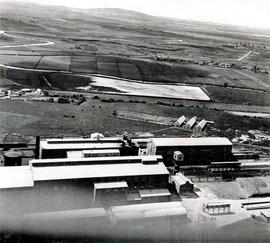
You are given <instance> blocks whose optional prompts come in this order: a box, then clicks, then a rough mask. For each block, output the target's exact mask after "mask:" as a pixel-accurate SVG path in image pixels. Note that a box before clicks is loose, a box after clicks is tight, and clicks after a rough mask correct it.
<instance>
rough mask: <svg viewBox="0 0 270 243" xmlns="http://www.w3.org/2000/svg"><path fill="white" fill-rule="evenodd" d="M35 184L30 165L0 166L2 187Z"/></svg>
mask: <svg viewBox="0 0 270 243" xmlns="http://www.w3.org/2000/svg"><path fill="white" fill-rule="evenodd" d="M32 186H34V182H33V177H32V170H31V168H30V166H10V167H0V189H4V188H5V189H8V188H18V187H32Z"/></svg>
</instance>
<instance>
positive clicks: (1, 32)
mask: <svg viewBox="0 0 270 243" xmlns="http://www.w3.org/2000/svg"><path fill="white" fill-rule="evenodd" d="M0 35H7V36H12V37H19V36H16V35H10V34H7V33H6V32H5V31H3V30H0ZM19 38H21V37H19ZM27 39H30V40H34V41H37V39H34V38H27ZM54 44H55V42H53V41H45V42H41V43H32V44H20V45H7V46H0V49H3V48H16V47H28V46H48V45H54Z"/></svg>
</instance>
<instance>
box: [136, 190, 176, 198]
mask: <svg viewBox="0 0 270 243" xmlns="http://www.w3.org/2000/svg"><path fill="white" fill-rule="evenodd" d="M139 194H140V196H141V197H142V198H144V197H158V196H170V195H171V193H170V192H169V190H168V189H152V190H139Z"/></svg>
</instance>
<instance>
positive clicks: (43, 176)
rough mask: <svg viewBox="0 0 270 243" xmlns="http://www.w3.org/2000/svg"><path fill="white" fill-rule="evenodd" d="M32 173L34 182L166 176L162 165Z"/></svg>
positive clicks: (69, 168)
mask: <svg viewBox="0 0 270 243" xmlns="http://www.w3.org/2000/svg"><path fill="white" fill-rule="evenodd" d="M32 171H33V178H34V181H46V180H65V179H80V178H81V179H82V178H101V177H118V176H137V175H168V171H167V168H166V167H165V165H164V164H163V163H158V164H150V165H145V164H142V163H131V164H101V165H97V164H95V165H74V166H54V167H53V166H50V167H32Z"/></svg>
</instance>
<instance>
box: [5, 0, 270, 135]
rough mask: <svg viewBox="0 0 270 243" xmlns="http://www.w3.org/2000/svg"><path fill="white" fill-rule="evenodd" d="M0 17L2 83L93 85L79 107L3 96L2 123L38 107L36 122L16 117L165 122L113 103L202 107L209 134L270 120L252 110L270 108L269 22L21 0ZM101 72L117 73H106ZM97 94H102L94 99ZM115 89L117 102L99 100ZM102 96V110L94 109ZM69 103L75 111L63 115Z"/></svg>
mask: <svg viewBox="0 0 270 243" xmlns="http://www.w3.org/2000/svg"><path fill="white" fill-rule="evenodd" d="M0 18H1V30H0V37H1V38H0V86H2V87H6V88H7V87H10V86H14V85H22V86H27V87H36V88H38V87H41V88H44V89H47V90H55V92H59V93H60V94H64V93H61V91H62V92H63V91H68V92H70V93H72V92H76V93H77V92H78V90H77V87H88V86H89V85H90V86H91V85H93V87H92V88H91V89H90V90H88V91H84V92H86V93H84V95H85V96H86V97H87V98H89V100H88V102H87V103H85V104H83V106H79V107H75V106H70V105H60V104H49V105H48V104H47V103H41V102H40V103H37V102H35V103H34V102H33V103H32V104H29V103H26V102H24V101H15V100H14V101H4V100H1V105H0V108H1V110H0V111H1V112H10V113H9V114H8V115H7V114H6V113H1V121H3V122H1V131H7V130H8V129H9V128H8V125H6V124H5V123H7V124H9V122H8V121H9V120H10V119H11V118H10V114H13V113H14V119H15V117H16V116H17V115H16V114H22V115H30V116H33V117H37V118H35V120H32V122H31V119H34V118H29V117H28V118H23V117H20V118H18V121H19V122H18V125H17V124H16V125H15V126H13V127H14V128H15V129H17V131H20V130H21V132H22V133H26V134H31V133H33V134H34V135H36V134H39V133H41V134H47V135H49V134H50V133H57V134H62V133H63V134H67V135H68V134H83V133H89V132H91V131H97V130H98V131H102V132H109V131H110V130H112V132H114V133H116V132H122V131H125V130H128V131H129V132H140V131H147V132H148V131H151V130H160V129H163V128H164V126H161V125H153V124H150V123H148V122H145V121H127V120H124V119H122V120H120V119H118V118H116V117H114V116H113V115H112V114H113V111H132V112H138V113H140V112H141V113H142V112H143V113H146V114H149V115H152V116H162V117H172V118H178V117H180V116H181V115H185V116H188V117H192V116H198V117H199V119H208V120H211V121H214V122H215V124H214V126H213V127H212V128H213V129H210V130H208V131H207V132H208V134H210V135H212V134H213V135H224V136H228V137H229V138H233V137H234V136H235V134H236V133H241V132H243V133H246V132H248V131H249V130H250V129H259V130H261V131H267V130H269V119H268V118H267V117H259V115H258V117H248V116H246V114H245V112H251V113H265V114H270V107H269V104H270V99H269V97H270V96H269V90H270V89H269V88H270V75H269V70H270V42H269V38H268V37H267V36H269V31H267V30H259V29H248V28H242V27H231V26H224V25H218V24H208V23H198V22H192V21H182V20H176V19H167V18H159V17H154V16H149V15H145V14H141V13H138V12H134V11H127V10H121V9H113V10H112V9H111V10H107V9H90V10H89V9H88V10H78V9H70V8H62V7H56V8H55V7H49V6H39V5H34V4H31V7H30V5H27V4H20V3H8V4H6V3H3V4H1V9H0ZM78 26H79V27H78ZM247 53H250V54H249V55H247ZM239 60H240V61H239ZM103 75H107V76H114V77H117V79H111V80H109V79H108V80H106V82H103V81H104V79H102V78H100V77H104V76H103ZM93 77H94V78H93ZM97 77H99V78H98V80H95V79H97ZM102 80H103V81H102ZM93 81H98V82H96V83H94V82H93ZM101 81H102V82H101ZM169 85H171V86H169ZM179 87H181V89H182V88H183V87H188V88H187V90H188V89H189V90H190V91H192V92H190V91H186V90H181V89H179ZM192 89H196V92H195V93H194V92H193V90H192ZM80 92H82V91H80ZM112 92H113V93H112ZM116 92H118V94H117V93H116ZM125 92H128V93H129V96H126V94H127V93H125ZM96 95H98V96H99V98H100V99H99V100H93V99H91V98H93V96H96ZM145 95H146V96H149V95H152V96H155V97H145ZM207 97H209V98H210V101H206V99H207ZM110 98H112V99H113V100H120V102H115V101H113V102H103V101H102V99H105V100H106V99H107V100H108V99H110ZM190 98H192V99H193V100H191V99H190ZM135 101H136V102H140V103H135ZM92 103H93V105H90V104H92ZM4 104H5V105H4ZM17 106H18V108H17ZM84 106H87V107H89V111H88V112H86V111H84V112H82V111H81V109H85V108H84ZM92 106H95V108H93V107H92ZM99 106H101V107H102V109H104V110H102V109H100V108H98V109H97V107H99ZM21 107H22V108H21ZM134 107H136V108H134ZM20 108H21V109H20ZM14 109H15V110H14ZM17 109H18V110H17ZM134 109H135V110H134ZM37 111H39V113H38V114H36V112H37ZM227 111H229V112H243V113H236V115H233V113H231V114H229V113H227ZM46 112H47V113H46ZM72 112H74V113H75V114H74V115H75V117H76V118H77V119H75V120H70V119H65V118H63V116H64V114H66V113H72ZM239 114H241V116H239ZM7 117H9V118H7ZM243 118H244V119H243ZM20 119H22V121H20ZM29 119H30V120H29ZM79 123H81V124H80V125H78V124H79ZM2 124H3V125H2ZM20 124H21V125H20ZM47 124H50V126H48V125H47ZM75 124H77V125H75ZM112 124H113V125H112ZM79 127H82V128H79ZM57 131H58V132H57ZM161 131H162V130H161ZM174 132H175V131H170V133H174ZM160 134H162V132H161V133H160Z"/></svg>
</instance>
